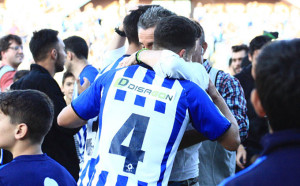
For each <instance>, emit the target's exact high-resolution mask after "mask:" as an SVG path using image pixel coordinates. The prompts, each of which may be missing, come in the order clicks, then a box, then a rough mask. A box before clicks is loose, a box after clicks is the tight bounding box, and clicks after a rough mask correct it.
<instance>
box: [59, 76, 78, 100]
mask: <svg viewBox="0 0 300 186" xmlns="http://www.w3.org/2000/svg"><path fill="white" fill-rule="evenodd" d="M74 83H75V77H74V75H73V74H72V73H71V72H69V71H66V72H65V73H64V75H63V79H62V87H61V91H62V92H63V93H64V95H65V96H66V98H67V99H69V100H72V96H73V90H74Z"/></svg>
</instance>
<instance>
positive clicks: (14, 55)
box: [0, 34, 24, 69]
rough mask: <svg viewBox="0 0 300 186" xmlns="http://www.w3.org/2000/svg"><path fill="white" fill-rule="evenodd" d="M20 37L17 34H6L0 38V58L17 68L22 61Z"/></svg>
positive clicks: (4, 62)
mask: <svg viewBox="0 0 300 186" xmlns="http://www.w3.org/2000/svg"><path fill="white" fill-rule="evenodd" d="M23 58H24V54H23V46H22V39H21V38H20V37H19V36H17V35H12V34H9V35H6V36H4V37H2V38H1V39H0V60H1V61H2V63H3V64H6V65H10V66H11V67H13V68H15V69H17V68H18V66H19V65H20V63H21V62H22V61H23Z"/></svg>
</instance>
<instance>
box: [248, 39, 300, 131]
mask: <svg viewBox="0 0 300 186" xmlns="http://www.w3.org/2000/svg"><path fill="white" fill-rule="evenodd" d="M299 59H300V39H293V40H289V41H287V40H286V41H275V42H272V43H270V44H268V45H267V46H265V47H264V48H263V49H262V51H261V53H260V55H259V56H258V58H257V66H256V70H255V74H256V78H255V85H256V89H255V90H254V91H253V92H252V95H251V101H252V104H253V106H254V108H255V110H256V112H257V114H258V115H259V116H261V117H263V116H265V115H266V116H267V118H268V119H269V123H270V126H271V128H272V130H273V131H280V130H285V129H296V128H297V129H300V120H299V116H298V115H299V113H300V101H299V100H300V83H299V82H300V60H299Z"/></svg>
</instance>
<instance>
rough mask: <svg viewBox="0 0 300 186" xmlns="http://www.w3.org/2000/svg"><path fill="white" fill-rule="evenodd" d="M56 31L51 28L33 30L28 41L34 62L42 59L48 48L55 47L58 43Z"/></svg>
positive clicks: (45, 55)
mask: <svg viewBox="0 0 300 186" xmlns="http://www.w3.org/2000/svg"><path fill="white" fill-rule="evenodd" d="M57 35H58V31H55V30H51V29H42V30H40V31H38V32H33V36H32V38H31V40H30V43H29V48H30V51H31V53H32V56H33V59H34V61H35V62H37V61H40V60H44V59H45V58H46V57H47V53H48V51H49V50H50V49H52V48H56V45H57V43H58V38H57Z"/></svg>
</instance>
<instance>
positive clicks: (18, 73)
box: [13, 70, 30, 82]
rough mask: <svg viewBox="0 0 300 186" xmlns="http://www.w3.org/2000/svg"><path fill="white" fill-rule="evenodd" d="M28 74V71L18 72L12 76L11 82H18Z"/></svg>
mask: <svg viewBox="0 0 300 186" xmlns="http://www.w3.org/2000/svg"><path fill="white" fill-rule="evenodd" d="M29 72H30V71H29V70H18V71H17V72H16V73H15V75H14V78H13V81H14V82H16V81H18V80H19V79H20V78H21V77H23V76H25V75H27V74H28V73H29Z"/></svg>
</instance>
